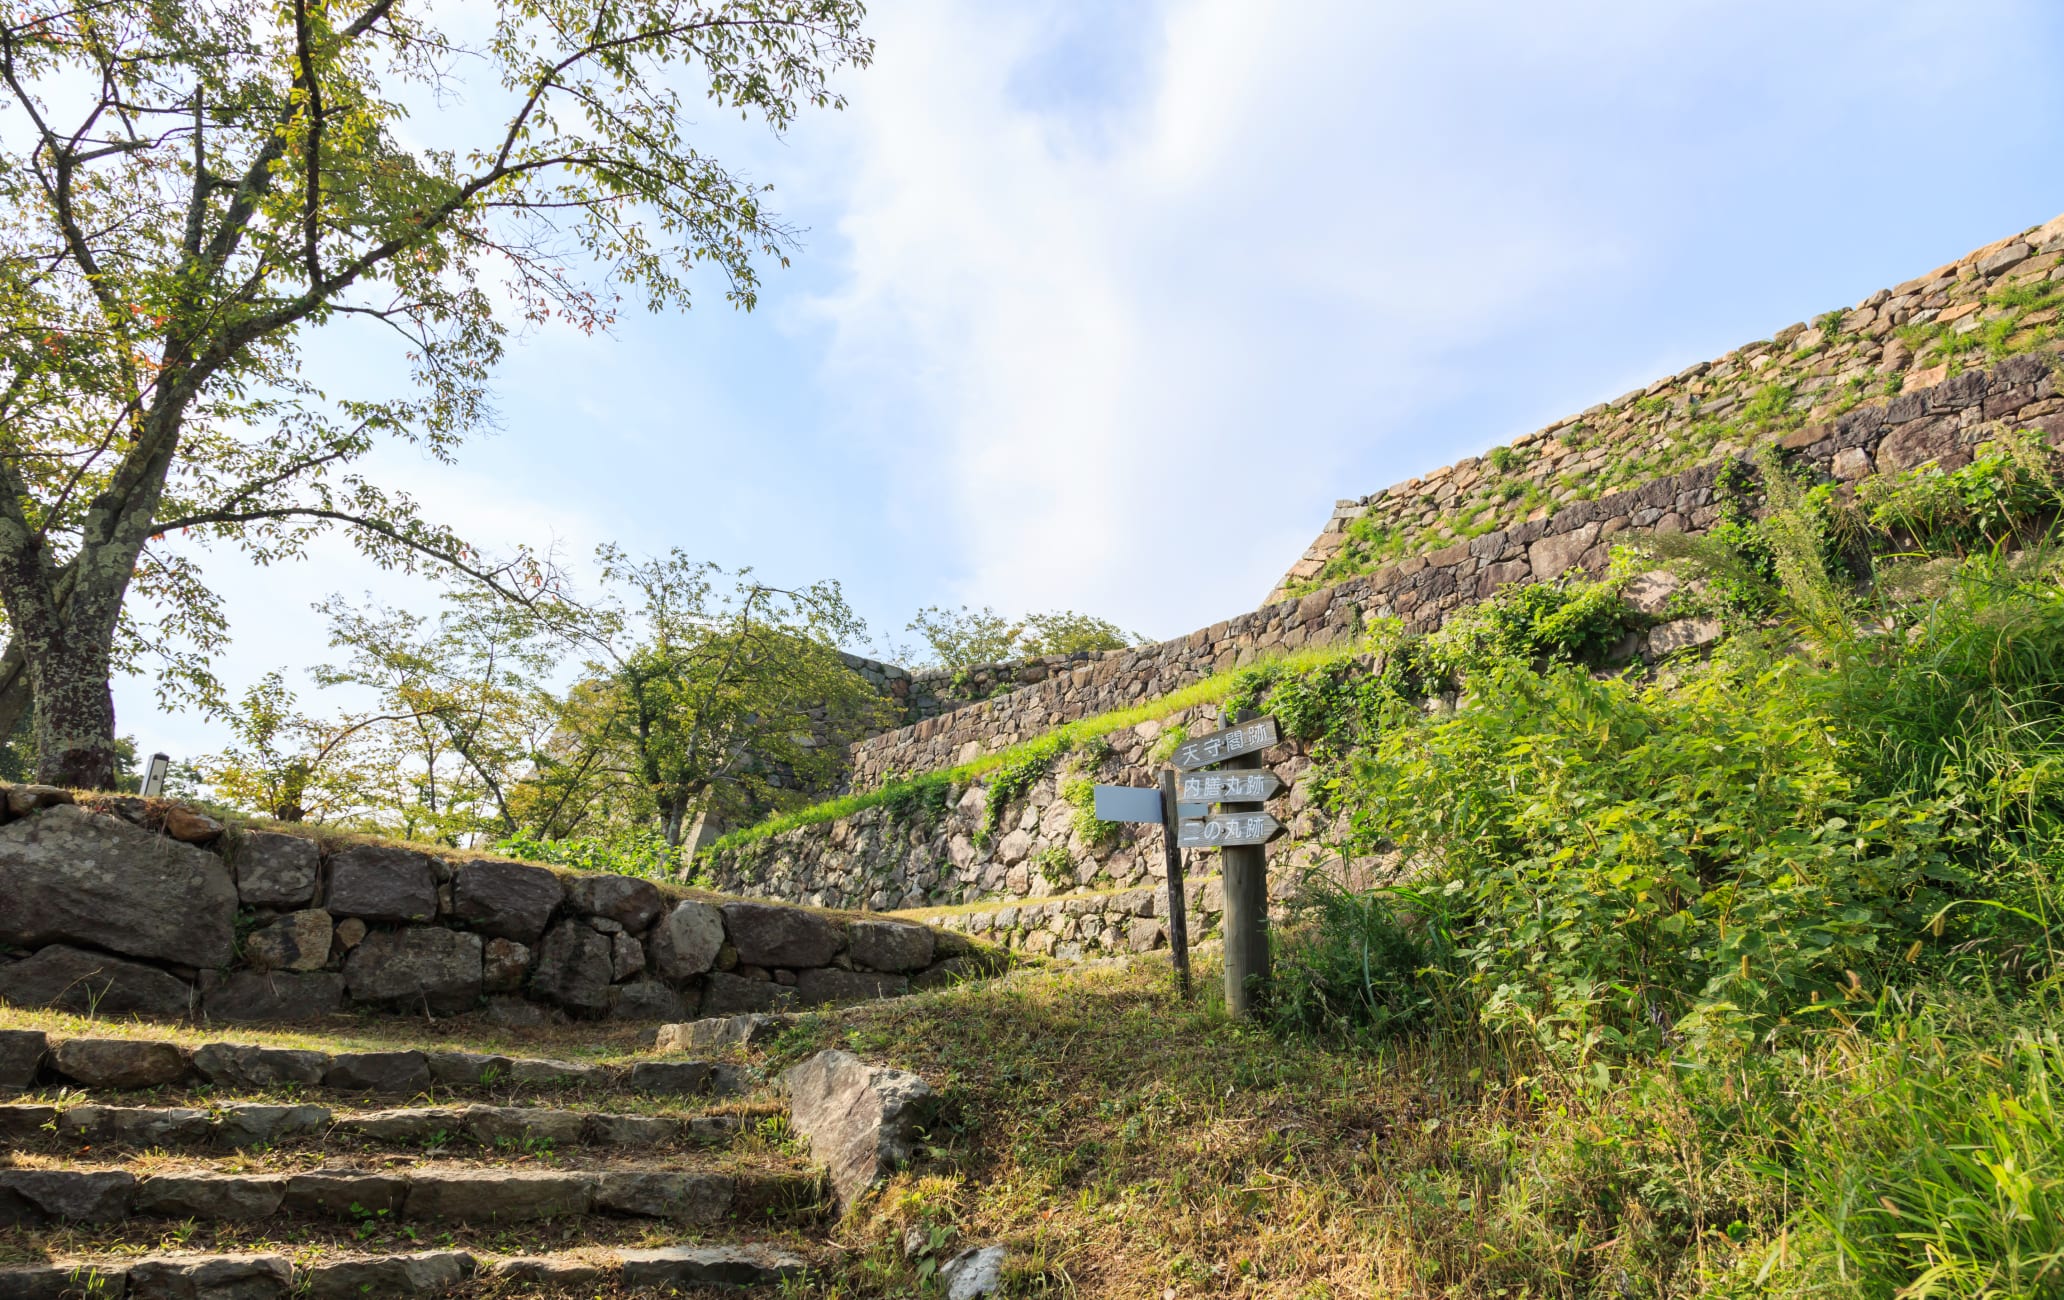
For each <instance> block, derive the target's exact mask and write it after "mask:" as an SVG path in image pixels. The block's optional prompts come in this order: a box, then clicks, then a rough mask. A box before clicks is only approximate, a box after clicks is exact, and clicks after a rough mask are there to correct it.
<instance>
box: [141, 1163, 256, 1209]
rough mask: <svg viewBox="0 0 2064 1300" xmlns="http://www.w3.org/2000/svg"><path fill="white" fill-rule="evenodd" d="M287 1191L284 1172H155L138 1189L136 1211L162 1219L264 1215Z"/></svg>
mask: <svg viewBox="0 0 2064 1300" xmlns="http://www.w3.org/2000/svg"><path fill="white" fill-rule="evenodd" d="M286 1194H287V1180H286V1177H285V1176H284V1175H281V1174H217V1173H205V1172H203V1173H173V1174H155V1175H153V1176H151V1177H149V1178H146V1179H144V1180H143V1184H142V1185H141V1186H139V1187H138V1188H137V1189H136V1213H138V1214H141V1215H147V1216H152V1217H156V1218H160V1219H263V1218H267V1217H269V1216H271V1215H272V1214H273V1213H274V1212H275V1211H277V1210H278V1209H279V1207H280V1200H281V1198H283V1197H284V1196H285V1195H286Z"/></svg>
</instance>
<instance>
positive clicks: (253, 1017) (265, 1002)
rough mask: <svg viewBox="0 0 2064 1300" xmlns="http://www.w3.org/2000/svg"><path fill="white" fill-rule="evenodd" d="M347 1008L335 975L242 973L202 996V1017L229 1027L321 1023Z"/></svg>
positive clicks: (322, 972) (321, 972)
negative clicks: (306, 1021) (323, 1019)
mask: <svg viewBox="0 0 2064 1300" xmlns="http://www.w3.org/2000/svg"><path fill="white" fill-rule="evenodd" d="M343 1006H344V977H343V976H342V975H339V974H338V973H337V972H335V971H327V970H316V971H280V970H275V971H249V970H244V971H238V972H237V973H236V974H234V975H232V976H230V977H229V978H228V979H226V980H223V981H222V982H221V983H219V984H217V985H215V986H214V987H213V988H211V989H209V990H208V991H207V992H206V993H205V994H203V995H202V996H201V1014H202V1015H203V1016H205V1017H206V1018H207V1019H209V1020H216V1021H221V1022H223V1023H225V1024H238V1025H253V1024H271V1023H275V1022H277V1023H288V1022H293V1021H305V1020H320V1019H322V1018H323V1017H324V1016H331V1015H335V1014H336V1013H337V1012H338V1011H339V1010H341V1009H342V1008H343Z"/></svg>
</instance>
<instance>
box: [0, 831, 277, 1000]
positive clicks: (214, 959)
mask: <svg viewBox="0 0 2064 1300" xmlns="http://www.w3.org/2000/svg"><path fill="white" fill-rule="evenodd" d="M236 908H237V894H236V886H235V885H233V884H231V883H230V879H229V869H228V868H227V867H225V866H223V865H222V859H220V858H218V857H216V856H215V855H214V854H212V853H209V852H207V851H205V850H203V849H197V848H194V847H193V846H192V845H189V844H181V843H178V842H177V841H175V840H169V839H166V838H164V837H163V836H159V835H153V834H151V833H150V832H149V831H146V830H142V829H140V828H138V827H135V826H132V825H130V824H129V823H128V822H125V821H123V820H122V819H121V818H119V817H104V816H100V815H98V814H96V813H92V812H88V811H87V810H86V809H84V808H80V807H77V806H75V805H72V804H60V805H59V806H57V807H55V808H47V809H45V810H44V811H42V812H40V813H38V814H36V815H35V816H34V817H30V818H27V819H25V820H22V821H18V822H12V823H9V824H8V825H6V826H0V942H4V943H12V944H18V945H20V946H22V947H29V948H33V947H40V946H42V945H44V944H47V943H52V942H71V943H89V944H92V945H93V946H95V947H97V948H105V949H109V950H111V951H114V952H119V953H123V954H125V955H127V956H131V957H153V958H157V959H158V960H160V961H173V962H178V963H180V964H182V965H186V966H220V965H223V964H224V963H226V962H228V961H229V959H230V956H231V954H232V952H233V951H234V934H233V923H234V921H235V917H236Z"/></svg>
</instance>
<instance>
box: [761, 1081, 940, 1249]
mask: <svg viewBox="0 0 2064 1300" xmlns="http://www.w3.org/2000/svg"><path fill="white" fill-rule="evenodd" d="M782 1082H783V1083H784V1084H785V1085H786V1086H787V1088H788V1096H789V1121H790V1123H792V1124H793V1125H794V1126H795V1128H796V1131H797V1132H799V1133H801V1134H803V1135H804V1136H805V1137H807V1138H809V1139H810V1154H811V1155H812V1156H813V1157H815V1158H816V1159H817V1160H818V1161H819V1162H821V1163H822V1164H824V1165H825V1167H826V1168H827V1169H828V1170H829V1171H830V1174H831V1185H832V1188H833V1190H834V1191H836V1192H837V1193H838V1199H839V1205H840V1208H842V1209H844V1208H850V1207H851V1205H852V1204H853V1202H854V1201H855V1200H856V1199H857V1198H859V1197H860V1196H861V1195H862V1194H864V1193H865V1192H867V1191H868V1190H869V1189H870V1188H872V1187H873V1186H874V1185H875V1184H876V1183H877V1182H879V1181H880V1180H881V1179H883V1178H885V1177H887V1176H888V1174H889V1173H890V1172H891V1171H893V1170H894V1169H895V1168H896V1167H897V1166H898V1165H901V1164H902V1163H903V1162H905V1161H907V1160H908V1159H910V1157H911V1156H912V1155H913V1154H915V1153H916V1151H917V1135H918V1131H919V1129H920V1128H921V1127H922V1126H923V1125H924V1124H926V1123H927V1122H929V1120H930V1119H931V1114H932V1111H933V1109H934V1107H935V1106H936V1105H937V1102H938V1094H937V1093H935V1092H934V1091H933V1090H932V1087H931V1085H930V1084H927V1083H926V1082H925V1081H924V1080H923V1079H920V1078H919V1077H918V1076H916V1075H914V1074H912V1073H910V1072H909V1071H908V1070H892V1069H888V1068H886V1067H883V1066H874V1065H868V1064H867V1063H866V1062H864V1061H862V1060H861V1059H860V1058H859V1057H857V1056H855V1055H853V1054H852V1053H851V1052H842V1051H837V1050H832V1051H826V1052H819V1053H818V1054H817V1055H815V1056H813V1057H811V1058H810V1059H809V1060H807V1061H804V1062H803V1063H802V1064H801V1065H798V1066H796V1067H794V1068H793V1069H791V1070H790V1071H789V1072H788V1073H787V1074H785V1075H783V1076H782Z"/></svg>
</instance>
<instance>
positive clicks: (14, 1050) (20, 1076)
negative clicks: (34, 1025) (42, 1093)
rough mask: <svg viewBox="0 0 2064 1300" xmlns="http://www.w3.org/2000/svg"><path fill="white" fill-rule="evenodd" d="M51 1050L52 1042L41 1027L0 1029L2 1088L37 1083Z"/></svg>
mask: <svg viewBox="0 0 2064 1300" xmlns="http://www.w3.org/2000/svg"><path fill="white" fill-rule="evenodd" d="M49 1051H50V1042H49V1040H48V1039H47V1038H45V1037H44V1035H43V1031H42V1030H40V1029H0V1092H7V1091H10V1090H16V1091H18V1090H20V1089H23V1088H27V1087H29V1086H30V1085H31V1084H33V1083H35V1082H36V1074H37V1072H38V1071H40V1070H41V1069H42V1068H43V1058H44V1057H45V1056H47V1055H48V1054H49Z"/></svg>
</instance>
